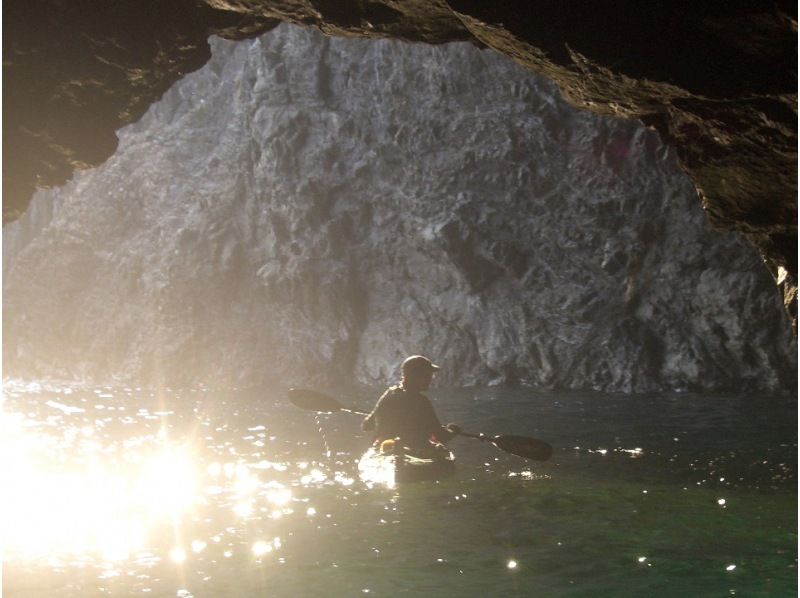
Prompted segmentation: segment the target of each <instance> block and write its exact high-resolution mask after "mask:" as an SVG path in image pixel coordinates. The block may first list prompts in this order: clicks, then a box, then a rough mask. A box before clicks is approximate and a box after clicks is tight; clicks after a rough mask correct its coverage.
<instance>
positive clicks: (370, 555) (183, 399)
mask: <svg viewBox="0 0 800 598" xmlns="http://www.w3.org/2000/svg"><path fill="white" fill-rule="evenodd" d="M4 390H5V398H4V414H3V417H2V430H0V432H1V433H2V440H0V446H1V447H2V459H3V461H4V463H5V465H4V470H5V474H6V475H5V476H4V483H3V487H4V489H3V495H2V499H1V500H2V505H0V506H2V512H3V541H4V565H3V591H4V595H5V596H12V597H13V596H20V597H21V596H25V597H28V596H53V595H58V596H95V595H97V596H103V595H112V596H128V595H143V596H182V597H187V596H225V595H230V596H233V595H236V596H248V595H269V596H323V595H324V596H356V595H374V596H390V595H391V596H394V595H397V594H406V595H411V596H415V595H423V594H428V593H431V594H433V593H436V594H437V595H444V596H487V595H496V596H531V595H537V596H642V595H649V596H722V595H741V596H790V595H796V592H797V582H796V580H797V568H796V567H797V548H796V547H797V533H796V532H797V494H796V487H797V482H796V455H797V431H796V430H797V427H796V422H797V412H796V402H795V400H794V399H793V398H791V397H786V398H781V397H756V396H695V395H688V394H681V395H661V396H633V397H631V396H616V395H603V394H596V393H552V392H541V391H535V390H531V389H497V388H490V389H462V390H433V391H431V393H430V395H431V397H432V398H433V399H434V402H435V404H436V406H437V409H438V411H439V413H440V415H441V416H442V419H444V420H446V421H454V422H458V423H459V424H461V425H462V426H463V427H464V428H465V429H467V430H469V431H474V432H485V433H491V434H498V433H508V434H523V435H529V436H535V437H538V438H542V439H545V440H547V441H549V442H551V443H552V444H554V445H555V446H556V451H555V454H554V456H553V459H552V460H551V461H549V462H547V463H537V462H531V461H525V460H523V459H521V458H519V457H514V456H512V455H507V454H505V453H502V452H500V451H498V450H496V449H494V448H492V447H491V446H489V445H486V444H482V443H480V442H478V441H476V440H471V439H467V438H459V439H456V440H454V441H453V442H452V443H451V446H452V447H453V449H454V450H455V452H456V453H457V455H458V457H459V470H458V472H457V474H456V476H455V477H453V478H451V479H448V480H445V481H442V482H439V483H425V484H419V485H412V486H405V487H400V488H382V487H372V488H370V487H367V486H366V485H365V484H364V483H362V482H361V481H360V480H358V479H357V476H356V468H355V462H356V461H357V459H358V457H359V455H360V453H361V452H362V451H363V450H364V449H365V448H366V446H367V445H368V443H369V438H367V437H366V436H364V435H363V433H361V432H360V431H359V428H358V423H359V420H358V418H356V417H354V416H351V415H346V414H332V415H320V416H317V415H315V414H312V413H308V412H301V411H299V410H297V409H296V408H294V407H292V406H291V405H288V404H287V403H286V401H285V400H284V398H283V396H282V395H281V394H280V393H275V394H272V395H270V394H268V393H264V394H256V393H252V392H241V391H227V392H221V391H208V390H200V389H195V390H168V391H158V392H157V391H151V390H146V389H137V388H123V387H115V388H85V387H76V386H72V387H70V386H67V385H63V384H61V385H60V384H52V383H51V384H45V383H21V382H18V381H6V383H5V385H4ZM371 400H372V398H370V396H368V395H365V394H363V393H360V394H357V395H356V396H355V397H354V398H353V399H352V400H350V401H349V402H350V403H352V404H354V405H356V406H359V407H369V406H370V401H371Z"/></svg>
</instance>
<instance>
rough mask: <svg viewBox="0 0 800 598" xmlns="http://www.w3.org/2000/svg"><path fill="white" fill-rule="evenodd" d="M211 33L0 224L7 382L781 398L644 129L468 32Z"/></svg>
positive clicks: (778, 340)
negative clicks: (430, 381)
mask: <svg viewBox="0 0 800 598" xmlns="http://www.w3.org/2000/svg"><path fill="white" fill-rule="evenodd" d="M211 45H212V58H211V60H210V62H209V63H208V64H207V65H206V66H205V67H203V68H202V69H201V70H200V71H197V72H196V73H193V74H191V75H189V76H187V77H186V78H185V79H184V80H183V81H181V82H180V83H179V84H177V85H176V86H174V87H173V88H172V89H171V90H170V91H169V92H167V93H166V94H165V96H164V97H163V98H162V100H161V101H160V102H158V103H156V104H154V105H153V106H152V107H151V109H150V110H149V112H148V113H147V114H146V115H145V117H144V118H143V119H142V120H141V121H140V122H138V123H136V124H134V125H131V126H129V127H127V128H126V129H123V130H122V131H121V132H120V135H119V136H120V142H119V149H118V151H117V153H116V154H115V155H114V156H113V157H112V158H111V159H109V160H108V162H107V163H106V164H104V165H103V166H102V167H100V168H98V169H96V170H94V171H89V172H87V173H85V174H82V175H80V176H76V177H75V178H74V180H73V181H72V182H71V183H70V184H68V185H67V186H66V187H64V188H62V189H59V190H56V191H53V192H48V193H45V192H39V194H38V195H37V197H36V198H35V200H34V203H35V204H37V205H41V206H42V207H40V208H37V210H38V211H39V213H41V214H44V215H43V216H39V217H37V218H33V217H32V216H27V217H25V218H23V219H21V220H20V221H18V222H16V223H14V224H12V225H9V226H7V227H6V228H5V230H4V239H3V241H4V281H3V284H4V288H3V295H4V303H3V310H4V311H3V318H4V339H3V340H4V353H3V361H4V367H5V370H4V372H5V375H6V376H9V375H46V376H84V377H91V378H93V379H95V380H108V379H110V378H114V379H119V380H127V381H136V382H138V383H162V384H163V383H169V384H175V385H187V384H197V383H204V384H214V385H229V384H237V385H259V384H285V385H291V384H303V385H314V384H317V385H320V384H340V383H347V382H349V381H358V382H362V383H365V384H377V383H384V382H386V381H389V380H391V379H392V378H393V377H394V376H396V374H397V371H396V368H397V364H398V362H399V360H400V359H401V358H402V356H404V355H405V354H408V353H415V352H422V353H426V354H428V355H430V356H431V357H433V358H434V359H435V360H437V361H438V362H440V363H441V364H442V366H443V367H444V371H443V372H442V375H441V376H440V383H441V384H451V385H464V384H483V383H515V382H527V383H532V384H538V385H542V386H547V387H560V388H595V389H602V390H611V391H626V392H630V391H637V392H645V391H654V390H666V389H673V390H686V389H692V390H707V391H711V390H714V391H719V390H733V389H737V390H738V389H759V390H770V391H776V390H781V389H783V390H786V389H792V388H795V385H796V345H795V342H794V340H793V338H792V334H791V330H790V327H789V326H787V321H786V316H785V314H784V312H783V311H782V307H781V302H780V299H779V297H778V295H777V294H776V293H775V289H774V282H773V280H772V279H771V277H770V276H769V274H768V272H767V271H766V270H765V269H764V268H763V266H762V265H761V263H760V260H759V259H758V257H757V256H756V254H755V252H754V251H753V250H752V248H751V247H750V246H749V245H747V244H745V243H744V242H743V241H742V240H741V239H740V238H739V237H737V236H735V235H733V234H731V233H720V232H715V231H713V230H711V229H710V227H709V225H708V224H707V222H706V220H705V218H704V215H703V213H702V211H701V209H700V206H699V205H698V204H697V201H696V195H695V191H694V189H693V187H692V185H691V184H690V183H689V182H688V180H687V179H686V177H685V175H683V174H682V173H681V172H680V171H679V170H678V168H677V166H676V161H675V157H674V155H673V154H672V152H670V151H669V150H667V149H666V148H665V147H664V146H662V145H661V143H660V141H659V139H658V136H657V135H656V134H655V133H654V132H652V131H648V130H646V129H645V128H643V127H642V126H641V125H640V124H637V123H635V122H633V121H623V120H614V119H603V118H601V117H598V116H596V115H593V114H590V113H586V112H578V111H576V110H575V109H574V108H571V107H570V106H568V105H567V104H566V103H565V102H563V101H562V100H561V99H560V97H559V95H558V93H557V91H556V89H555V88H554V86H553V85H552V84H550V83H548V82H546V81H544V80H543V79H540V78H538V77H536V76H534V75H532V74H531V73H529V72H526V71H524V70H522V69H521V68H520V67H518V66H516V65H515V64H513V63H512V62H510V61H508V60H507V59H505V58H503V57H501V56H498V55H497V54H494V53H489V52H485V51H484V52H481V51H479V50H477V49H476V48H475V47H474V46H472V45H468V44H450V45H447V46H440V47H431V46H417V45H411V44H406V43H402V42H392V41H366V40H346V39H331V38H325V37H323V36H321V35H320V34H318V33H315V32H313V31H312V30H305V29H299V28H292V27H290V26H286V25H281V26H280V27H278V28H277V29H275V30H273V31H272V32H270V33H268V34H266V35H265V36H263V37H261V38H258V39H255V40H250V41H245V42H239V43H236V44H235V43H232V42H227V41H223V40H220V39H214V40H212V44H211ZM45 206H54V207H45ZM50 214H52V216H50Z"/></svg>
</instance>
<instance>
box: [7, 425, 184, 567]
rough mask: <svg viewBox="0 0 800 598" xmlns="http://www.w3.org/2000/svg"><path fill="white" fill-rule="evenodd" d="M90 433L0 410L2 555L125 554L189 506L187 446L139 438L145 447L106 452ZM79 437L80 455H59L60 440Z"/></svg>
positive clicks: (111, 556)
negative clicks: (45, 429)
mask: <svg viewBox="0 0 800 598" xmlns="http://www.w3.org/2000/svg"><path fill="white" fill-rule="evenodd" d="M92 434H93V432H92V430H91V428H85V429H79V430H76V429H67V430H65V431H64V433H63V435H62V436H61V438H59V437H57V436H53V435H47V434H43V433H41V432H40V431H39V430H38V429H37V425H33V424H32V423H31V422H30V421H28V420H26V419H25V418H23V417H21V416H19V415H16V414H6V413H3V414H0V462H1V463H2V467H3V491H2V493H1V494H0V513H2V516H1V517H2V544H3V545H2V550H3V554H4V556H5V558H9V557H11V558H16V559H23V560H37V559H46V558H56V557H57V558H67V557H70V556H86V557H89V556H91V557H94V558H100V559H103V560H106V561H115V560H122V559H126V558H128V557H129V556H130V555H131V554H132V553H134V552H136V551H138V550H142V549H143V548H144V547H145V546H147V544H148V541H149V536H150V534H151V533H152V531H153V530H154V528H156V527H157V526H163V525H165V524H166V525H168V524H169V523H170V522H174V521H176V520H177V519H179V518H180V517H181V516H182V515H183V514H184V513H185V512H186V511H187V510H188V509H190V508H191V507H192V504H193V501H194V500H195V495H196V494H195V490H196V479H195V465H194V461H193V457H192V454H191V452H190V450H189V449H188V448H187V447H185V446H180V445H171V444H169V443H168V442H166V441H164V440H163V439H159V438H158V437H152V438H148V439H147V440H148V442H147V443H140V444H146V445H147V448H146V449H145V448H143V447H142V446H138V447H135V448H134V447H129V448H127V449H126V448H125V447H124V446H123V447H117V448H116V450H113V451H109V450H108V448H107V447H106V448H104V447H103V445H102V444H101V443H100V442H96V441H94V440H93V438H92ZM76 438H77V439H79V440H80V450H79V451H78V458H71V459H70V460H66V459H64V458H63V457H64V453H65V452H66V451H65V446H64V443H67V442H69V443H70V444H71V446H75V443H74V441H75V439H76Z"/></svg>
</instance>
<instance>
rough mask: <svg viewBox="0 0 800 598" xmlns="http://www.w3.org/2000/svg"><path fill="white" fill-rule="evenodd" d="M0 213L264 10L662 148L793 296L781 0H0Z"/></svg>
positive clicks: (791, 24)
mask: <svg viewBox="0 0 800 598" xmlns="http://www.w3.org/2000/svg"><path fill="white" fill-rule="evenodd" d="M3 18H4V20H3V23H4V24H3V29H4V31H3V33H4V36H3V83H4V86H3V90H4V94H3V148H4V152H3V218H4V222H7V221H9V220H13V219H15V218H16V217H17V216H18V215H19V214H20V213H21V212H22V211H23V210H24V209H25V207H26V205H27V204H28V202H29V200H30V197H31V194H32V193H33V190H34V189H35V188H36V187H46V186H53V185H59V184H62V183H64V182H66V181H67V180H68V179H69V177H70V176H71V174H72V172H73V171H74V170H76V169H80V168H85V167H89V166H94V165H97V164H100V163H101V162H103V161H104V160H105V159H106V158H108V157H109V156H110V155H111V154H112V153H113V152H114V150H115V149H116V144H117V138H116V135H115V131H116V130H117V129H119V128H120V127H122V126H123V125H125V124H127V123H130V122H133V121H136V120H137V119H138V118H139V117H140V116H141V115H142V114H143V113H144V111H145V110H146V109H147V108H148V106H149V105H150V104H151V103H152V102H153V101H154V100H156V99H157V98H159V97H160V96H161V94H162V93H164V91H165V90H166V89H168V88H169V87H170V86H171V85H172V84H173V83H174V82H175V81H176V80H178V79H179V78H180V77H182V76H183V75H184V74H186V73H187V72H190V71H192V70H194V69H197V68H199V67H200V66H201V65H202V64H204V63H205V62H206V61H207V60H208V58H209V55H210V52H209V49H208V44H207V41H206V40H207V38H208V37H209V36H210V35H220V36H222V37H225V38H228V39H243V38H247V37H252V36H254V35H257V34H260V33H263V32H265V31H267V30H269V29H271V28H272V27H274V26H276V25H277V24H278V23H279V22H281V21H288V22H292V23H296V24H300V25H307V26H314V27H318V28H319V29H321V30H322V31H324V32H325V33H328V34H330V35H343V36H362V37H375V38H380V37H392V38H397V39H403V40H408V41H414V42H424V43H431V44H438V43H444V42H450V41H471V42H472V43H475V44H477V45H479V46H484V47H487V48H491V49H493V50H495V51H498V52H500V53H503V54H505V55H507V56H509V57H511V58H512V59H514V60H516V61H517V62H519V63H520V64H522V65H523V66H525V67H526V68H528V69H530V70H532V71H535V72H537V73H540V74H543V75H545V76H547V77H549V78H551V79H552V80H554V81H555V82H556V83H557V84H558V85H559V87H560V88H561V90H562V93H563V95H564V97H565V98H566V99H567V100H568V101H570V102H571V103H573V104H574V105H576V106H578V107H580V108H584V109H588V110H591V111H593V112H597V113H600V114H605V115H610V116H619V117H625V118H638V119H640V120H642V121H643V122H644V123H645V124H647V125H649V126H652V127H654V128H655V129H657V130H658V131H659V133H660V135H661V136H662V138H663V139H664V141H665V142H666V143H668V144H669V145H671V146H673V147H674V148H675V149H676V152H677V154H678V158H679V161H680V163H681V166H682V167H683V168H684V170H685V171H686V173H687V174H688V176H689V177H690V178H691V180H692V181H693V182H694V184H695V186H696V188H697V191H698V196H699V198H700V200H701V201H702V203H703V207H704V208H705V210H706V213H707V214H708V216H709V218H710V220H711V222H712V223H713V224H714V225H716V226H718V227H721V228H725V229H729V230H736V231H739V232H740V233H741V234H743V235H744V236H745V237H746V238H747V239H748V240H750V242H752V243H753V244H754V245H755V246H756V247H757V248H758V250H759V251H760V252H761V255H762V256H763V258H764V261H765V264H766V265H767V267H768V268H769V269H770V271H771V272H772V273H773V275H774V277H775V279H776V281H777V282H778V284H779V286H780V287H781V291H782V293H783V297H784V304H785V305H786V307H787V310H788V312H789V314H790V318H791V320H792V322H793V323H794V322H795V321H796V309H797V299H796V290H797V284H796V280H797V4H796V3H794V2H763V1H761V2H759V1H750V2H746V1H731V2H726V3H703V2H693V3H688V2H668V3H648V2H618V1H617V2H595V3H563V2H561V3H552V2H530V1H525V0H519V1H510V2H502V3H494V2H485V1H482V0H472V1H470V0H450V1H444V0H439V1H435V0H434V1H426V0H410V1H403V2H398V1H393V0H384V1H383V2H378V1H375V2H370V1H356V0H350V1H333V0H307V1H303V0H284V1H276V0H239V1H236V0H230V1H228V0H206V2H201V1H200V0H197V1H192V0H152V1H150V2H141V0H121V1H117V2H107V1H103V0H69V1H67V0H62V1H59V0H49V1H44V0H25V1H23V0H12V1H10V2H6V3H5V4H4V6H3Z"/></svg>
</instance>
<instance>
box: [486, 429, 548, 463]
mask: <svg viewBox="0 0 800 598" xmlns="http://www.w3.org/2000/svg"><path fill="white" fill-rule="evenodd" d="M490 442H491V443H492V444H493V445H495V446H496V447H497V448H499V449H500V450H501V451H505V452H507V453H511V454H512V455H518V456H520V457H525V458H526V459H534V460H536V461H547V460H548V459H549V458H550V457H551V456H552V455H553V447H552V446H551V445H549V444H547V443H546V442H545V441H544V440H538V439H537V438H529V437H528V436H514V435H512V434H509V435H504V436H495V437H494V438H492V439H491V440H490Z"/></svg>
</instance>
